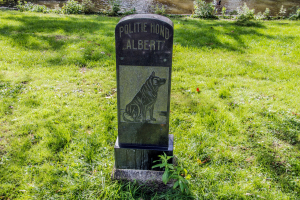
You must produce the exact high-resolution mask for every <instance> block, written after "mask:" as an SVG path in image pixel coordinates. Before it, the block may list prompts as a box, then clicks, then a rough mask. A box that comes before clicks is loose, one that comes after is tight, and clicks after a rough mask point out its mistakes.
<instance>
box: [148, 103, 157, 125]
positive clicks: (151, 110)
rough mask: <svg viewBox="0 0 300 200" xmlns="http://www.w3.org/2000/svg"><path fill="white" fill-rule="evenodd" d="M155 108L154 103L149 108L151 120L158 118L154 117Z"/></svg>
mask: <svg viewBox="0 0 300 200" xmlns="http://www.w3.org/2000/svg"><path fill="white" fill-rule="evenodd" d="M153 110H154V105H152V106H151V107H150V109H149V111H150V120H151V121H156V119H155V118H154V117H153Z"/></svg>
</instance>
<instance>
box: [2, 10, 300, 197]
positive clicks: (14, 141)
mask: <svg viewBox="0 0 300 200" xmlns="http://www.w3.org/2000/svg"><path fill="white" fill-rule="evenodd" d="M119 20H120V18H110V17H104V16H95V15H90V16H83V15H68V16H67V15H55V14H36V13H20V12H15V11H0V49H1V50H0V199H103V198H107V199H122V198H123V199H151V198H153V199H176V198H177V199H185V198H187V199H188V198H191V199H299V198H300V102H299V100H300V89H299V88H300V87H299V86H300V34H299V33H300V22H299V21H268V22H261V23H259V24H256V25H255V26H250V27H246V26H237V25H236V24H235V22H233V21H224V20H200V19H190V18H178V19H172V21H173V22H174V28H175V36H174V51H173V55H174V57H173V72H172V92H171V116H170V127H171V128H170V133H171V134H174V136H175V150H174V154H175V155H176V157H177V159H178V165H180V166H182V167H184V168H185V169H186V170H187V171H188V174H190V175H191V179H190V180H189V181H190V190H191V194H190V196H187V195H184V194H181V193H180V191H179V190H176V189H170V190H168V191H167V192H164V193H159V192H151V191H150V188H149V190H148V189H146V188H142V187H138V186H137V185H135V184H125V183H121V182H118V181H112V180H111V179H110V175H111V172H112V169H113V165H114V143H115V140H116V137H117V110H116V109H117V98H116V71H115V67H116V66H115V65H116V63H115V46H114V27H115V26H116V24H117V23H118V21H119ZM197 88H199V90H200V91H199V92H197Z"/></svg>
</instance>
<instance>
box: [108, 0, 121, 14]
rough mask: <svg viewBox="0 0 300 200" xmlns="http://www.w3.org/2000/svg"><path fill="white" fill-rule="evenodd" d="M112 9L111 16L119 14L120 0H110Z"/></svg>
mask: <svg viewBox="0 0 300 200" xmlns="http://www.w3.org/2000/svg"><path fill="white" fill-rule="evenodd" d="M109 4H110V7H111V8H110V11H109V12H108V15H109V16H118V15H119V11H120V10H121V4H120V1H119V0H109Z"/></svg>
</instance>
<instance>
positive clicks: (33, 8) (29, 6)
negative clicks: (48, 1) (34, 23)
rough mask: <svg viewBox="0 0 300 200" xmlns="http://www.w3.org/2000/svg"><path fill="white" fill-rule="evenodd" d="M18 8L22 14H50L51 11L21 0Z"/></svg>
mask: <svg viewBox="0 0 300 200" xmlns="http://www.w3.org/2000/svg"><path fill="white" fill-rule="evenodd" d="M16 7H17V8H18V9H19V10H20V11H21V12H24V11H30V12H43V13H49V12H50V9H49V8H47V7H46V6H45V5H38V4H33V3H31V2H26V1H24V3H23V2H21V1H20V0H19V1H18V4H17V6H16Z"/></svg>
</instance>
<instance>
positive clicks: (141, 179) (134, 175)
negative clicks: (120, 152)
mask: <svg viewBox="0 0 300 200" xmlns="http://www.w3.org/2000/svg"><path fill="white" fill-rule="evenodd" d="M163 173H164V172H163V171H153V170H134V169H116V168H114V170H113V173H112V177H111V178H112V179H113V180H121V181H126V182H127V181H130V182H134V181H136V182H137V183H138V184H140V185H144V186H146V187H149V186H150V187H151V188H152V189H153V190H159V191H162V190H165V189H168V188H170V187H173V185H174V181H172V180H171V181H170V182H169V183H167V185H165V184H164V183H163V182H162V175H163Z"/></svg>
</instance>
